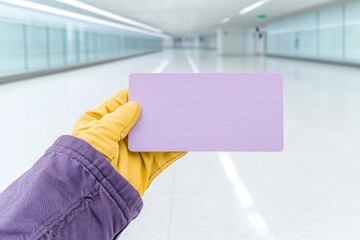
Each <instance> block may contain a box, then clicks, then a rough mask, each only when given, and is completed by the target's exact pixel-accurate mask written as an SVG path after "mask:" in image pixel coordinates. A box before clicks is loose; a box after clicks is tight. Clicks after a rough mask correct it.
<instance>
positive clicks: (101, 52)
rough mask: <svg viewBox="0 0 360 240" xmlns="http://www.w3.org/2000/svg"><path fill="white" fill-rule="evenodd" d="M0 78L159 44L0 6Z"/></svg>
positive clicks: (143, 50) (135, 35)
mask: <svg viewBox="0 0 360 240" xmlns="http://www.w3.org/2000/svg"><path fill="white" fill-rule="evenodd" d="M0 10H1V11H0V78H1V77H4V76H6V77H8V76H12V75H17V74H21V73H29V72H30V73H31V72H38V71H44V70H52V69H59V68H66V67H74V66H77V65H84V64H89V63H96V62H102V61H108V60H112V59H117V58H123V57H129V56H134V55H138V54H144V53H148V52H153V51H156V50H160V49H161V48H162V41H163V38H161V37H158V36H153V35H150V34H145V33H139V32H133V31H126V30H122V29H115V28H111V27H105V26H101V25H96V24H92V23H87V22H81V21H75V20H73V19H70V18H64V17H60V16H55V15H51V14H48V13H43V12H37V11H34V10H30V9H26V8H21V7H15V6H11V5H7V4H1V3H0Z"/></svg>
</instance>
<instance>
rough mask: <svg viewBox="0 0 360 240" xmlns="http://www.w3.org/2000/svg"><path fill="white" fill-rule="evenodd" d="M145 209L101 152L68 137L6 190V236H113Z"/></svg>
mask: <svg viewBox="0 0 360 240" xmlns="http://www.w3.org/2000/svg"><path fill="white" fill-rule="evenodd" d="M141 208H142V201H141V198H140V195H139V194H138V192H137V191H136V190H135V189H134V188H133V187H132V186H131V185H130V184H129V183H128V182H127V181H126V180H125V179H124V178H123V177H121V176H120V175H119V173H118V172H116V171H115V170H114V169H113V168H112V166H111V165H110V164H109V163H108V161H107V160H106V159H105V158H104V157H103V156H102V155H101V154H100V153H99V152H97V151H96V150H95V149H94V148H93V147H91V146H90V145H89V144H88V143H86V142H85V141H83V140H80V139H77V138H75V137H71V136H63V137H60V138H59V139H58V140H57V141H56V142H55V143H54V145H53V146H52V147H50V148H49V149H48V150H47V152H46V153H45V155H44V156H43V157H42V158H41V159H40V160H39V161H38V162H37V163H36V164H35V165H34V166H33V167H32V168H31V169H30V170H29V171H27V172H26V173H25V174H23V175H22V176H21V177H20V178H19V179H17V180H16V181H15V182H14V183H12V184H11V185H10V186H9V187H8V188H7V189H6V190H5V191H4V192H2V193H1V194H0V213H1V217H0V239H4V240H6V239H40V238H52V239H113V238H114V237H115V236H116V235H118V234H119V233H120V232H122V230H123V229H124V228H125V227H126V226H127V225H128V223H129V222H130V221H131V220H132V219H134V218H135V217H136V216H137V215H138V214H139V212H140V210H141Z"/></svg>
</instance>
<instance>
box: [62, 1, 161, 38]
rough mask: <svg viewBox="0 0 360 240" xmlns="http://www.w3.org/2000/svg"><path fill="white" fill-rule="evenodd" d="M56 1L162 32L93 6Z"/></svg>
mask: <svg viewBox="0 0 360 240" xmlns="http://www.w3.org/2000/svg"><path fill="white" fill-rule="evenodd" d="M56 1H57V2H60V3H63V4H67V5H70V6H73V7H76V8H80V9H82V10H85V11H88V12H92V13H95V14H98V15H101V16H104V17H107V18H111V19H114V20H117V21H120V22H123V23H127V24H130V25H133V26H137V27H141V28H144V29H148V30H150V31H154V32H158V33H161V32H162V30H161V29H158V28H155V27H152V26H149V25H146V24H144V23H140V22H137V21H134V20H132V19H129V18H126V17H122V16H119V15H117V14H114V13H111V12H108V11H105V10H103V9H100V8H97V7H94V6H91V5H89V4H86V3H83V2H79V1H74V0H56Z"/></svg>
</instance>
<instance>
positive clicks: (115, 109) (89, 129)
mask: <svg viewBox="0 0 360 240" xmlns="http://www.w3.org/2000/svg"><path fill="white" fill-rule="evenodd" d="M140 114H141V110H140V106H139V104H137V103H136V102H128V91H127V90H123V91H121V92H119V93H117V94H115V95H113V96H112V97H110V98H109V99H107V100H106V101H104V102H103V103H102V104H100V105H98V106H96V107H95V108H93V109H91V110H89V111H87V112H85V113H84V114H83V115H82V116H81V117H80V118H79V119H78V121H77V122H76V123H75V126H74V129H73V132H72V134H71V135H72V136H75V137H77V138H80V139H83V140H85V141H86V142H88V143H89V144H90V145H92V146H93V147H94V148H95V149H96V150H98V151H99V152H100V153H102V154H103V155H104V156H105V157H106V158H107V159H108V160H109V161H110V164H111V165H112V166H113V167H114V168H115V169H116V170H117V171H118V172H119V173H120V174H121V175H122V176H123V177H124V178H125V179H126V180H127V181H128V182H129V183H130V184H131V185H132V186H133V187H134V188H135V189H136V190H137V191H138V192H139V193H140V195H141V196H143V195H144V193H145V191H146V189H147V188H148V187H149V185H150V184H151V182H152V181H153V180H154V178H155V177H157V176H158V175H159V174H160V173H161V172H162V171H163V170H164V169H165V168H167V167H168V166H169V165H170V164H172V163H173V162H175V161H176V160H177V159H179V158H180V157H182V156H184V155H185V154H186V152H156V153H155V152H130V151H129V150H128V147H127V135H128V133H129V131H130V129H131V128H132V127H133V126H134V125H135V123H136V121H137V120H138V118H139V117H140Z"/></svg>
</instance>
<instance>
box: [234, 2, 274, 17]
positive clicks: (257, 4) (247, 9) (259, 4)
mask: <svg viewBox="0 0 360 240" xmlns="http://www.w3.org/2000/svg"><path fill="white" fill-rule="evenodd" d="M268 2H270V0H262V1H258V2H256V3H254V4H252V5H250V6H248V7H246V8H244V9H242V10H240V12H239V14H240V15H243V14H246V13H248V12H251V11H253V10H255V9H256V8H259V7H261V6H262V5H264V4H266V3H268Z"/></svg>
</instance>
